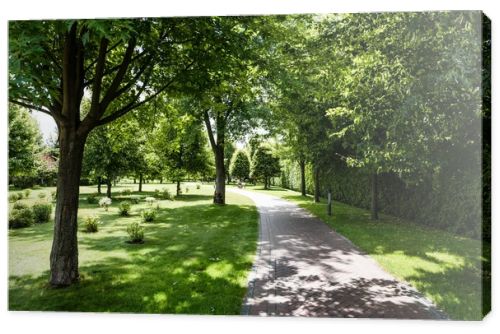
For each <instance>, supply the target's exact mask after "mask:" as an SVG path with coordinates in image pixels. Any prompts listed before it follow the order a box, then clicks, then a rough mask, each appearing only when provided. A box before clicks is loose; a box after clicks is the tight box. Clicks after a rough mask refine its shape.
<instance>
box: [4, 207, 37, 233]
mask: <svg viewBox="0 0 500 334" xmlns="http://www.w3.org/2000/svg"><path fill="white" fill-rule="evenodd" d="M34 222H35V219H34V216H33V211H32V210H31V209H30V208H28V207H22V208H19V209H12V210H11V211H10V214H9V228H21V227H28V226H31V225H33V224H34Z"/></svg>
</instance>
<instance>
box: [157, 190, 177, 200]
mask: <svg viewBox="0 0 500 334" xmlns="http://www.w3.org/2000/svg"><path fill="white" fill-rule="evenodd" d="M160 197H161V199H168V200H170V201H173V200H174V195H172V194H171V193H170V191H168V189H167V188H164V189H163V190H162V192H161V196H160Z"/></svg>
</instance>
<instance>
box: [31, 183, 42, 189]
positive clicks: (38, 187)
mask: <svg viewBox="0 0 500 334" xmlns="http://www.w3.org/2000/svg"><path fill="white" fill-rule="evenodd" d="M31 188H33V189H42V186H41V185H39V184H35V185H34V186H33V187H31Z"/></svg>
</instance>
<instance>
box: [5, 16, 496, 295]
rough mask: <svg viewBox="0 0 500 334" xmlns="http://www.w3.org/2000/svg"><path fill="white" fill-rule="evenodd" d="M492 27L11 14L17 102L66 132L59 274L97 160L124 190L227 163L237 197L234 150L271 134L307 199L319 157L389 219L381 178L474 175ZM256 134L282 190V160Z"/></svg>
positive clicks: (55, 256)
mask: <svg viewBox="0 0 500 334" xmlns="http://www.w3.org/2000/svg"><path fill="white" fill-rule="evenodd" d="M480 27H481V16H480V14H479V13H464V12H449V13H447V12H440V13H380V14H342V15H327V16H315V15H290V16H262V17H256V16H254V17H203V18H164V19H157V18H145V19H124V20H71V21H14V22H10V24H9V36H10V37H11V38H10V40H9V70H10V73H9V88H10V89H9V100H10V102H11V103H14V104H17V105H19V106H22V107H26V108H29V109H31V110H38V111H40V112H43V113H46V114H49V115H51V116H52V117H53V118H54V120H55V121H56V123H57V126H58V130H59V140H58V146H59V170H58V183H57V188H58V192H57V194H58V197H57V204H56V211H55V227H54V241H53V248H52V252H51V278H50V282H51V283H52V284H53V285H56V286H59V285H69V284H72V283H73V282H75V281H77V280H78V252H77V228H76V227H77V211H78V195H79V193H78V192H79V188H78V185H79V181H80V177H81V174H82V167H83V172H84V173H85V174H86V175H90V176H92V177H94V178H95V179H96V180H105V182H106V183H107V184H108V191H110V189H111V182H112V180H113V179H115V178H116V177H118V176H119V175H120V174H123V173H127V174H129V175H130V174H132V175H135V176H136V177H137V178H138V179H139V187H140V186H141V184H142V180H143V178H144V177H145V176H146V177H149V178H152V177H157V178H161V177H166V178H169V179H172V180H174V181H177V182H179V181H180V180H182V179H183V178H185V177H188V176H189V175H198V176H199V175H203V174H206V175H210V174H211V173H213V172H211V171H213V169H215V171H214V174H215V192H214V203H216V204H224V203H225V184H226V180H229V179H230V178H231V176H232V175H234V176H235V177H237V178H239V177H241V176H244V174H246V173H244V171H243V172H242V171H241V170H242V169H244V168H245V166H243V164H245V162H241V161H243V160H242V156H241V154H240V153H236V154H234V151H235V148H234V145H233V144H232V143H234V142H236V141H238V140H241V139H242V138H250V137H251V136H250V135H251V134H252V133H254V132H259V131H260V130H263V129H265V130H266V133H267V136H268V137H274V141H273V143H274V147H273V149H272V151H276V152H278V155H280V156H281V157H282V160H283V161H286V160H289V161H292V162H293V163H297V164H298V165H299V167H300V174H301V186H300V188H301V191H302V193H303V194H304V195H305V193H306V168H307V166H312V174H313V180H314V182H313V183H314V187H313V188H314V198H315V200H316V201H319V197H320V194H321V188H322V182H324V180H325V178H327V177H328V176H329V175H332V174H334V173H335V169H336V167H335V166H338V164H339V163H340V164H342V165H343V166H347V167H348V168H353V169H354V168H355V169H357V170H362V171H363V172H364V173H365V174H367V175H371V189H372V217H373V218H374V219H376V218H377V215H378V184H379V180H378V177H379V175H380V174H381V173H394V174H397V175H398V176H399V177H401V179H402V180H404V182H407V183H408V184H409V185H411V184H418V183H422V182H427V181H429V180H431V181H432V180H434V179H435V178H439V177H447V176H448V175H454V177H455V178H465V179H466V180H467V181H470V180H472V178H471V176H473V175H475V176H477V175H480V166H479V165H478V164H479V161H481V159H480V154H481V131H480V130H481V117H482V113H487V110H485V109H481V90H480V87H481V79H482V78H481V74H480V73H481V72H480V66H481V29H480ZM478 73H479V74H478ZM257 130H259V131H257ZM205 131H206V133H204V132H205ZM252 138H253V139H252V140H248V147H247V150H248V154H249V156H251V157H252V160H254V161H253V162H252V164H251V165H252V168H253V171H254V174H255V175H260V177H261V179H262V181H263V182H264V184H265V186H266V187H267V186H268V184H269V179H270V177H271V176H273V175H276V173H277V170H278V163H277V160H276V159H275V158H274V157H273V154H270V149H269V148H266V147H265V146H261V145H260V141H259V140H258V136H253V137H252ZM207 148H208V149H207ZM233 156H234V157H235V158H234V159H233V160H234V163H233V164H231V160H232V157H233ZM464 156H466V157H467V158H466V159H464ZM238 157H239V158H238ZM237 160H239V162H238V164H236V161H237ZM235 172H236V173H235ZM471 187H472V188H471V189H476V183H474V182H473V181H471ZM479 193H480V191H479Z"/></svg>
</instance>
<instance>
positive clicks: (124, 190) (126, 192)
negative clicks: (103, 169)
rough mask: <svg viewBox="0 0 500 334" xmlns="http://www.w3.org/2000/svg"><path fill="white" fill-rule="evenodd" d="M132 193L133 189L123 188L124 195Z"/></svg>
mask: <svg viewBox="0 0 500 334" xmlns="http://www.w3.org/2000/svg"><path fill="white" fill-rule="evenodd" d="M130 194H132V190H130V189H123V190H122V195H125V196H127V195H130Z"/></svg>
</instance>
